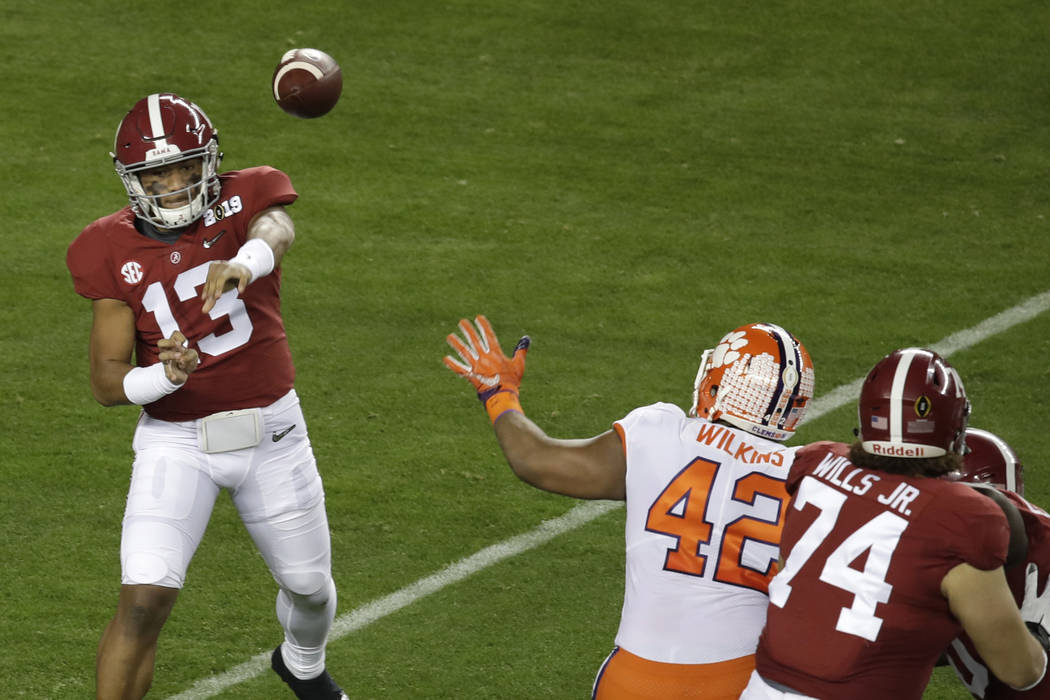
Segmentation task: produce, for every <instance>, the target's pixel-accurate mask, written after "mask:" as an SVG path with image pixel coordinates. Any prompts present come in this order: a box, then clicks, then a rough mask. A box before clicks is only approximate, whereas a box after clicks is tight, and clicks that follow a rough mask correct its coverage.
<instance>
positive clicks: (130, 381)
mask: <svg viewBox="0 0 1050 700" xmlns="http://www.w3.org/2000/svg"><path fill="white" fill-rule="evenodd" d="M180 386H182V385H181V384H176V383H175V382H173V381H171V380H170V379H168V375H166V374H164V364H163V363H161V362H158V363H156V364H154V365H150V366H149V367H135V368H134V369H132V370H131V371H130V372H128V373H127V374H125V375H124V395H125V396H127V397H128V401H130V402H131V403H133V404H136V405H138V406H145V405H146V404H148V403H153V402H154V401H156V400H157V399H160V398H163V397H165V396H167V395H168V394H170V393H171V392H173V391H175V390H176V389H178V388H179V387H180Z"/></svg>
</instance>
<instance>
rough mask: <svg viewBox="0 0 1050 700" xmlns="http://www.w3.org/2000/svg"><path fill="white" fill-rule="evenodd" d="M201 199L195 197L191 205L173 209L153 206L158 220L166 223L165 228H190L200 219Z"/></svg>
mask: <svg viewBox="0 0 1050 700" xmlns="http://www.w3.org/2000/svg"><path fill="white" fill-rule="evenodd" d="M201 199H202V198H201V197H195V198H194V200H193V201H192V202H190V203H189V204H186V205H183V206H181V207H175V208H173V209H167V208H165V207H160V206H153V207H152V208H153V212H154V215H155V216H156V218H157V219H159V220H160V221H163V222H164V225H163V227H164V228H182V227H183V226H189V225H190V224H192V223H193V222H194V221H196V220H197V219H198V218H200V211H201Z"/></svg>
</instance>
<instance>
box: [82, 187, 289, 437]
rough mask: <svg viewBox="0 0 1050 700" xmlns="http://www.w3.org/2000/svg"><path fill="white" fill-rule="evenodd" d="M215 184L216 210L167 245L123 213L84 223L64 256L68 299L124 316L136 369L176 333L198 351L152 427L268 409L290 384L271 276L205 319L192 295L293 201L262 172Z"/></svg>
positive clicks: (276, 283)
mask: <svg viewBox="0 0 1050 700" xmlns="http://www.w3.org/2000/svg"><path fill="white" fill-rule="evenodd" d="M219 179H220V182H221V184H222V192H221V195H220V197H219V202H218V204H216V205H215V206H214V207H212V208H211V209H210V210H208V211H206V212H205V215H204V216H203V217H202V218H201V219H199V220H197V221H196V222H195V223H194V224H191V225H190V226H189V227H187V228H186V230H184V231H183V232H182V235H180V236H179V237H178V238H177V239H176V240H175V241H174V242H172V243H167V242H164V241H159V240H156V239H153V238H150V237H148V236H146V235H145V234H143V233H140V232H139V231H138V230H137V229H136V228H135V214H134V213H133V212H132V210H131V208H130V207H124V208H123V209H121V210H120V211H117V212H115V213H113V214H111V215H109V216H106V217H103V218H101V219H98V220H97V221H95V222H94V223H92V224H90V225H89V226H88V227H87V228H85V229H84V230H83V231H82V232H81V234H80V235H79V236H77V238H76V239H74V241H73V242H72V243H71V244H70V246H69V250H68V251H67V253H66V265H67V266H68V267H69V271H70V273H71V274H72V276H73V286H74V288H75V289H76V292H77V294H80V295H81V296H84V297H87V298H88V299H117V300H119V301H122V302H124V303H125V304H127V305H128V306H129V307H131V310H132V312H133V313H134V315H135V358H136V362H137V363H138V365H139V366H147V365H151V364H154V363H155V362H157V356H158V350H157V341H158V340H160V339H161V338H167V337H169V336H170V335H171V334H172V333H173V332H174V331H176V330H179V331H182V333H183V335H185V336H186V338H187V339H188V341H189V343H190V347H193V348H196V349H197V352H198V354H199V355H200V365H199V366H198V368H197V370H196V371H194V372H193V374H191V375H190V378H189V379H188V380H187V381H186V384H185V385H183V386H182V387H181V388H180V389H179V390H178V391H176V392H174V393H172V394H169V395H167V396H165V397H163V398H161V399H159V400H158V401H155V402H153V403H151V404H148V405H147V406H145V407H144V409H145V411H146V412H147V413H149V414H150V415H151V416H152V417H154V418H158V419H160V420H168V421H185V420H193V419H196V418H201V417H203V416H207V415H209V414H212V413H217V412H219V411H228V410H234V409H239V408H253V407H257V406H267V405H269V404H271V403H273V402H274V401H276V400H277V399H279V398H280V397H282V396H284V395H285V394H287V393H288V392H289V391H290V390H291V389H292V385H293V383H294V379H295V369H294V367H293V365H292V356H291V352H290V350H289V347H288V339H287V336H286V335H285V331H284V323H283V321H282V319H281V303H280V288H281V272H280V269H275V270H274V271H273V272H272V273H271V274H269V275H267V276H266V277H263V278H262V279H259V280H256V281H254V282H252V283H251V284H250V285H249V286H248V288H247V289H246V290H245V292H244V295H243V297H242V296H239V295H238V294H237V290H236V289H233V290H230V291H228V292H226V293H225V294H223V296H222V297H221V298H220V299H219V300H218V302H217V303H216V304H215V306H214V307H213V308H212V310H211V312H210V313H208V314H205V313H202V311H201V307H202V304H203V302H202V301H201V299H200V292H201V286H202V285H203V284H204V281H205V279H207V276H208V266H209V265H210V264H211V263H212V262H214V261H216V260H229V259H230V258H232V257H233V256H234V255H236V254H237V250H238V249H239V248H240V247H241V246H242V245H243V244H244V242H245V241H246V240H247V235H248V224H249V223H250V222H251V220H252V218H253V217H254V216H255V215H256V214H258V213H259V212H261V211H263V210H265V209H267V208H269V207H272V206H279V205H287V204H291V203H292V202H294V201H295V200H296V198H297V197H298V195H297V194H296V192H295V189H294V188H293V187H292V183H291V181H290V180H289V179H288V176H287V175H285V174H284V173H282V172H281V171H279V170H275V169H273V168H270V167H257V168H248V169H245V170H238V171H230V172H227V173H223V174H222V175H221V176H220V178H219Z"/></svg>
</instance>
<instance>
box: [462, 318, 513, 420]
mask: <svg viewBox="0 0 1050 700" xmlns="http://www.w3.org/2000/svg"><path fill="white" fill-rule="evenodd" d="M474 323H475V324H476V325H477V330H475V328H474V325H472V324H471V323H470V321H468V320H467V319H463V320H461V321H460V322H459V330H460V331H461V332H462V333H463V338H464V340H461V339H460V338H459V336H457V335H456V334H455V333H450V334H449V336H448V338H447V340H448V344H449V345H451V346H452V349H453V350H455V351H456V354H457V355H459V360H458V361H457V360H455V359H453V358H452V357H451V356H449V355H446V356H445V360H444V362H445V365H446V366H447V367H448V368H449V369H450V370H452V371H453V372H455V373H456V374H458V375H460V376H463V377H466V378H467V379H468V380H470V383H471V384H473V385H474V388H475V389H477V391H478V398H480V399H481V400H482V401H487V400H488V399H489V398H490V397H492V395H493V394H495V393H496V392H498V391H510V392H513V393H514V394H517V393H518V387H519V386H521V377H522V375H523V374H524V373H525V353H526V352H528V350H529V343H530V342H531V341H530V340H529V336H527V335H526V336H522V338H521V340H519V341H518V343H517V345H515V346H514V355H513V356H512V357H507V356H506V355H504V354H503V350H502V348H500V345H499V339H497V338H496V334H495V333H493V332H492V326H491V325H490V324H489V320H488V319H487V318H485V317H484V316H480V315H479V316H477V317H476V318H475V319H474Z"/></svg>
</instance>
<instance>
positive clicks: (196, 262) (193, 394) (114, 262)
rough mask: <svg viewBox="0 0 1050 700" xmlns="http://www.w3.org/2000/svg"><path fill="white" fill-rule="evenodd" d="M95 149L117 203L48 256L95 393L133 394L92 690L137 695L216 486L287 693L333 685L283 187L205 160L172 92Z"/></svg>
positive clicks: (213, 134) (109, 402)
mask: <svg viewBox="0 0 1050 700" xmlns="http://www.w3.org/2000/svg"><path fill="white" fill-rule="evenodd" d="M112 156H113V162H114V165H115V167H116V171H117V174H118V175H119V176H120V179H121V181H122V182H123V184H124V188H125V190H126V191H127V195H128V199H129V205H128V206H125V207H124V208H122V209H120V210H119V211H117V212H115V213H113V214H110V215H109V216H105V217H103V218H101V219H98V220H97V221H95V222H94V223H92V224H90V225H89V226H88V227H87V228H85V229H84V230H83V232H82V233H81V234H80V235H79V236H78V237H77V238H76V239H75V240H74V241H73V242H72V244H71V245H70V246H69V250H68V253H67V256H66V264H67V266H68V267H69V270H70V273H71V274H72V277H73V285H74V288H75V289H76V292H77V293H78V294H80V295H81V296H84V297H86V298H88V299H90V300H91V308H92V325H91V334H90V339H89V345H88V350H89V365H90V377H91V389H92V392H93V394H94V396H95V398H96V399H97V400H98V401H99V403H101V404H102V405H104V406H113V405H120V404H135V405H139V406H141V407H142V411H141V414H140V416H139V420H138V424H137V426H136V428H135V436H134V440H133V443H132V447H133V450H134V453H135V460H134V464H133V467H132V474H131V485H130V487H129V491H128V497H127V503H126V506H125V512H124V520H123V530H122V533H121V544H120V562H121V587H120V597H119V600H118V603H117V610H116V614H115V615H114V617H113V619H112V620H111V621H110V622H109V624H108V625H107V626H106V629H105V631H104V632H103V634H102V640H101V642H100V643H99V648H98V658H97V664H96V692H97V697H98V698H100V699H105V700H116V699H138V698H141V697H143V696H144V695H145V694H146V691H147V690H148V689H149V687H150V684H151V682H152V680H153V672H154V657H155V654H156V649H157V638H158V636H159V634H160V631H161V628H162V627H163V625H164V623H165V621H166V620H167V618H168V615H169V613H170V612H171V609H172V607H173V606H174V604H175V599H176V597H177V596H178V593H179V590H180V589H181V588H182V586H183V583H184V581H185V577H186V570H187V567H188V566H189V563H190V560H191V558H192V557H193V555H194V552H195V551H196V549H197V546H198V545H199V544H200V541H201V538H202V536H203V535H204V530H205V527H206V526H207V524H208V520H209V518H210V516H211V511H212V508H213V506H214V504H215V499H216V497H217V495H218V493H219V491H220V490H222V489H226V490H228V491H229V493H230V495H231V497H232V500H233V503H234V505H235V506H236V508H237V510H238V513H239V514H240V517H241V520H242V521H243V522H244V525H245V527H246V528H247V530H248V532H249V534H250V535H251V537H252V540H253V541H254V542H255V544H256V546H257V547H258V549H259V552H260V553H261V554H262V557H263V559H264V560H265V561H266V564H267V565H268V566H269V568H270V571H271V573H272V574H273V577H274V579H275V581H276V583H277V587H278V592H277V617H278V621H279V623H280V625H281V626H282V627H283V630H284V638H283V641H282V643H281V644H279V645H278V646H277V647H276V648H275V649H274V652H273V655H272V665H273V668H274V670H275V671H276V672H277V674H278V675H279V676H280V678H281V679H282V680H283V681H284V682H285V683H287V684H288V686H290V687H291V689H292V691H293V692H294V693H295V695H296V697H298V698H311V699H315V700H340V698H345V697H346V696H345V695H344V694H343V692H342V690H341V689H340V688H339V686H337V685H336V684H335V682H334V681H333V680H332V678H331V677H330V676H329V675H328V673H327V671H326V670H325V645H326V641H327V636H328V631H329V629H330V627H331V623H332V620H333V618H334V615H335V607H336V590H335V585H334V583H333V581H332V576H331V544H330V538H329V531H328V519H327V515H326V512H325V504H324V492H323V488H322V484H321V477H320V475H319V473H318V471H317V466H316V463H315V460H314V455H313V450H312V448H311V446H310V440H309V437H308V435H307V431H306V422H305V420H304V418H303V413H302V411H301V410H300V406H299V399H298V397H297V395H296V393H295V389H294V387H293V382H294V378H295V370H294V367H293V365H292V357H291V352H290V351H289V347H288V340H287V337H286V336H285V331H284V323H283V321H282V318H281V311H280V288H281V271H280V263H281V260H282V258H283V257H284V254H285V252H286V251H287V250H288V248H289V246H290V245H291V244H292V241H293V239H294V236H295V229H294V226H293V224H292V220H291V218H290V217H289V215H288V213H287V212H286V211H285V207H286V206H288V205H290V204H291V203H292V202H294V201H295V200H296V198H297V196H298V195H297V194H296V191H295V190H294V189H293V188H292V184H291V182H290V181H289V179H288V177H287V176H286V175H285V174H284V173H282V172H280V171H278V170H275V169H273V168H269V167H256V168H248V169H245V170H239V171H231V172H225V173H221V174H220V173H219V172H218V170H217V169H218V166H219V162H220V160H221V158H222V154H221V153H219V150H218V133H217V131H216V130H215V128H214V127H213V126H212V124H211V121H209V119H208V117H207V116H206V115H205V114H204V112H203V111H202V110H201V109H200V107H198V106H197V105H195V104H193V103H192V102H189V101H188V100H185V99H183V98H181V97H179V96H178V95H175V94H172V93H157V94H152V95H149V96H148V97H146V98H144V99H142V100H140V101H139V102H138V103H136V104H135V106H134V107H132V109H131V110H130V111H129V112H128V113H127V114H126V115H125V116H124V118H123V119H122V120H121V122H120V124H119V125H118V127H117V134H116V139H115V143H114V147H113V153H112Z"/></svg>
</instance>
